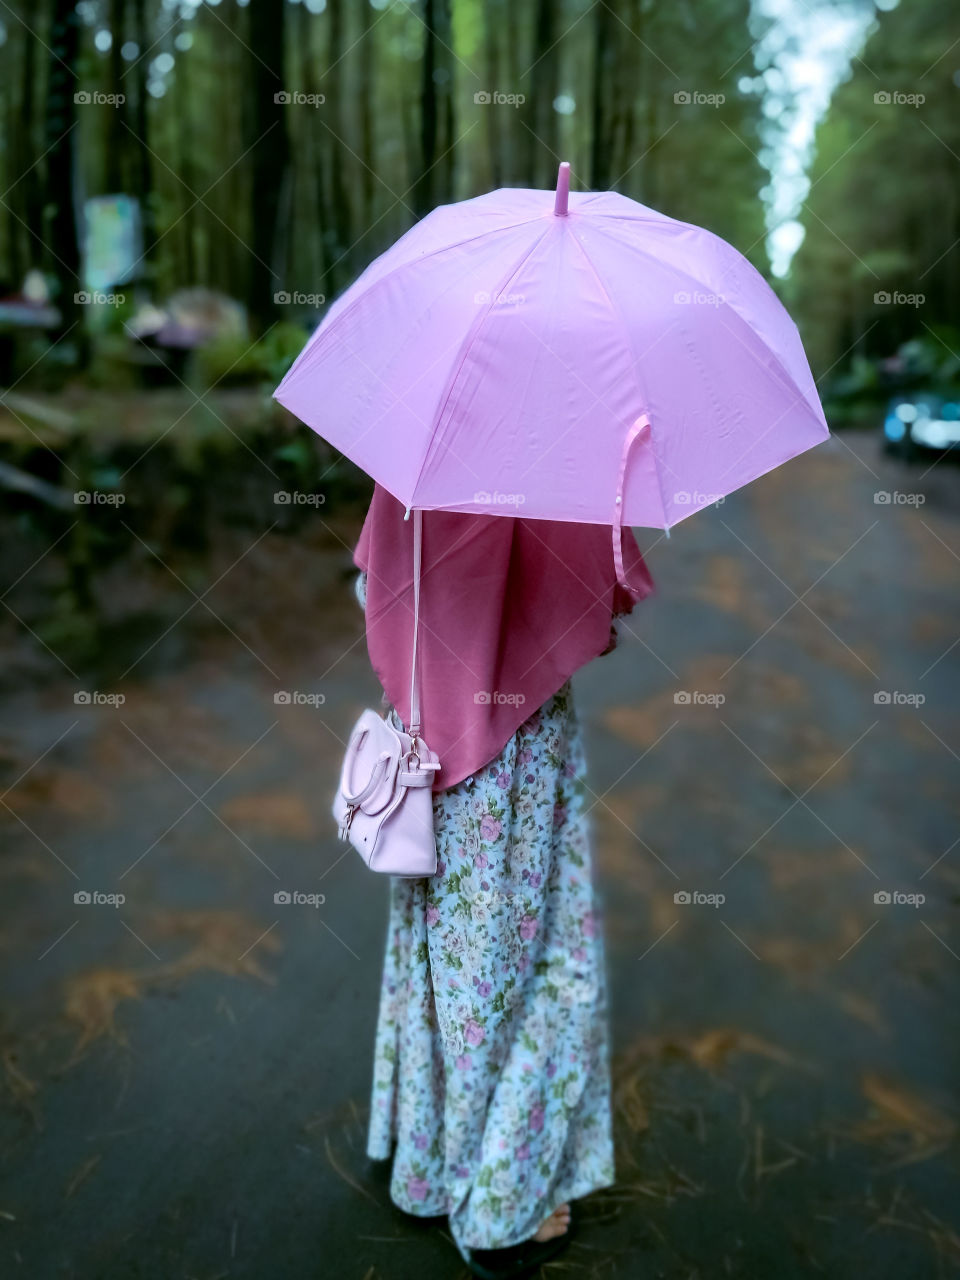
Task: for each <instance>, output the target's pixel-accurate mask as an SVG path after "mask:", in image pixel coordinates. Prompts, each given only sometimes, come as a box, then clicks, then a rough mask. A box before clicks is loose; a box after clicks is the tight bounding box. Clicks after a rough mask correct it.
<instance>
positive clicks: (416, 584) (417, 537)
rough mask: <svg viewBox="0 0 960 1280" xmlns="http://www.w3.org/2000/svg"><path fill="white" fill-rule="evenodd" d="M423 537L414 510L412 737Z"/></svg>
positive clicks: (416, 725) (415, 734) (416, 715)
mask: <svg viewBox="0 0 960 1280" xmlns="http://www.w3.org/2000/svg"><path fill="white" fill-rule="evenodd" d="M422 539H423V512H422V511H421V510H420V508H419V507H416V508H415V509H414V512H413V659H412V661H411V664H410V729H409V732H410V737H411V738H413V739H414V748H416V739H417V738H419V736H420V687H419V681H418V680H417V641H418V639H419V636H420V553H421V542H422Z"/></svg>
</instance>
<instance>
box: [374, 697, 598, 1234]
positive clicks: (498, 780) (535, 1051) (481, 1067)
mask: <svg viewBox="0 0 960 1280" xmlns="http://www.w3.org/2000/svg"><path fill="white" fill-rule="evenodd" d="M392 714H394V715H395V714H396V713H395V712H393V713H392ZM583 771H584V759H583V748H582V744H581V736H580V730H579V725H578V722H577V718H576V714H575V711H574V707H573V702H572V697H571V690H570V686H569V683H567V684H565V685H564V686H563V688H561V689H560V690H559V692H558V693H556V694H555V695H554V696H553V697H552V698H550V699H549V700H548V701H547V702H546V703H545V704H544V706H543V707H541V708H540V709H539V710H538V711H536V712H534V714H533V715H531V716H530V717H529V719H528V720H527V721H526V722H525V723H524V724H523V725H521V727H520V729H519V730H518V731H517V732H516V734H515V735H514V736H513V737H512V738H511V739H510V741H509V742H508V743H507V745H506V747H505V748H504V749H503V751H502V752H501V754H500V755H499V757H498V758H497V759H496V760H494V761H493V762H492V763H491V764H490V765H489V766H487V767H486V768H484V769H483V770H482V771H481V772H480V773H477V774H475V775H472V776H471V777H469V778H467V779H465V780H464V781H463V782H461V783H459V784H458V785H457V786H455V787H452V788H450V789H449V790H447V791H443V792H439V793H438V794H437V795H436V796H435V799H434V819H435V824H436V832H437V845H438V856H439V865H438V869H437V874H436V875H435V876H431V877H429V878H426V879H419V880H401V879H393V880H392V881H391V890H390V922H389V929H388V936H387V947H386V958H385V963H384V970H383V984H382V989H381V997H380V1012H379V1019H378V1024H377V1035H376V1049H375V1058H374V1082H373V1096H372V1105H371V1117H370V1131H369V1140H368V1147H367V1149H368V1154H369V1155H370V1156H371V1157H373V1158H375V1159H384V1158H386V1157H388V1156H390V1155H391V1153H392V1154H393V1170H392V1180H391V1196H392V1198H393V1200H394V1202H395V1203H396V1204H397V1205H399V1206H400V1208H401V1209H404V1210H406V1212H408V1213H413V1214H418V1215H422V1216H433V1215H437V1214H449V1218H450V1226H451V1230H452V1233H453V1236H454V1238H455V1240H456V1242H457V1245H458V1246H459V1248H460V1249H461V1252H464V1251H465V1250H467V1249H469V1248H487V1249H493V1248H502V1247H506V1246H509V1245H513V1244H517V1243H519V1242H520V1241H521V1240H525V1239H527V1238H529V1237H530V1236H531V1235H533V1233H534V1232H535V1231H536V1230H537V1228H538V1227H539V1225H540V1223H541V1222H542V1221H543V1219H544V1218H546V1217H547V1216H548V1215H549V1214H550V1213H552V1211H553V1210H554V1209H555V1208H556V1207H557V1205H559V1204H561V1203H563V1202H564V1201H568V1200H573V1199H577V1198H579V1197H582V1196H585V1195H587V1194H588V1193H589V1192H591V1191H595V1190H597V1189H598V1188H600V1187H605V1186H609V1185H610V1184H611V1183H612V1182H613V1176H614V1171H613V1143H612V1136H611V1115H610V1079H609V1063H608V1045H607V1031H606V1005H605V998H606V997H605V980H604V979H605V975H604V957H603V948H602V942H601V937H600V933H599V929H598V924H597V917H596V914H595V901H594V894H593V888H592V883H591V868H590V855H589V845H588V832H587V820H586V815H585V813H584V796H583V786H582V777H583Z"/></svg>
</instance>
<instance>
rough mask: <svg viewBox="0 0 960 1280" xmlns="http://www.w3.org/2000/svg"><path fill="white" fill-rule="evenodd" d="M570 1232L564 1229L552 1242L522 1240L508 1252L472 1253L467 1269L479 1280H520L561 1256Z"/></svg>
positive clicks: (568, 1228) (495, 1250)
mask: <svg viewBox="0 0 960 1280" xmlns="http://www.w3.org/2000/svg"><path fill="white" fill-rule="evenodd" d="M571 1230H572V1227H567V1229H566V1231H564V1232H563V1233H562V1234H561V1235H559V1236H554V1237H553V1239H552V1240H543V1241H540V1240H524V1241H523V1242H522V1243H521V1244H515V1245H512V1246H511V1247H510V1248H509V1249H471V1250H470V1256H469V1258H468V1259H467V1265H468V1266H469V1268H470V1270H471V1272H472V1273H473V1274H474V1275H475V1276H478V1277H479V1280H521V1278H522V1277H523V1276H531V1275H533V1274H534V1272H536V1271H538V1270H539V1269H540V1268H541V1267H542V1266H543V1264H544V1263H545V1262H549V1261H550V1260H551V1259H552V1258H555V1257H556V1256H557V1254H558V1253H561V1252H562V1251H563V1250H564V1249H565V1248H566V1247H567V1245H568V1244H569V1243H570V1233H571Z"/></svg>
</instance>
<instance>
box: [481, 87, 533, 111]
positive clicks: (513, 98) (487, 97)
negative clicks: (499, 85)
mask: <svg viewBox="0 0 960 1280" xmlns="http://www.w3.org/2000/svg"><path fill="white" fill-rule="evenodd" d="M473 100H474V102H475V103H476V105H477V106H478V107H522V106H523V104H524V103H525V102H526V100H527V99H526V97H525V96H524V95H523V94H522V93H502V92H501V91H500V90H499V89H492V90H491V89H478V90H477V92H476V93H475V94H474V95H473Z"/></svg>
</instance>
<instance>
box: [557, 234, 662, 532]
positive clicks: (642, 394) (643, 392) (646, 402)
mask: <svg viewBox="0 0 960 1280" xmlns="http://www.w3.org/2000/svg"><path fill="white" fill-rule="evenodd" d="M573 238H574V240H575V241H576V244H577V248H578V249H579V250H580V253H581V255H582V257H583V260H584V262H585V263H586V264H587V266H588V267H589V268H590V270H591V271H592V272H593V275H594V279H595V280H596V282H597V284H598V285H599V286H600V288H601V289H602V290H603V296H604V297H605V298H606V300H607V304H608V306H609V307H610V310H611V311H612V312H613V314H614V315H615V316H616V317H617V319H618V320H619V321H620V326H621V328H622V329H623V331H624V332H625V333H626V335H627V343H628V349H629V351H630V355H631V356H632V360H631V362H630V363H631V364H632V366H633V376H634V381H635V382H636V386H637V395H638V396H639V398H640V402H641V404H640V408H641V410H642V411H643V412H645V413H652V412H653V408H652V406H651V404H650V398H649V395H648V393H647V389H646V386H645V385H644V383H643V380H642V378H641V375H640V361H639V359H638V357H637V353H636V350H635V349H634V345H633V337H632V335H631V332H630V326H629V325H628V324H627V322H626V320H625V319H624V317H623V313H622V312H621V310H620V308H619V307H618V306H617V304H616V303H615V302H614V300H613V298H612V297H611V296H610V291H609V289H608V288H607V284H606V281H605V280H604V278H603V276H601V274H600V272H599V271H598V270H597V266H596V263H595V262H594V261H593V259H592V258H591V257H590V255H589V253H587V250H586V248H585V246H584V245H583V243H582V242H581V241H580V240H579V239H578V238H577V237H576V236H574V237H573ZM653 469H654V472H655V474H656V477H657V494H658V495H659V498H660V515H661V516H662V517H663V527H664V529H666V530H667V531H668V532H669V529H670V521H669V519H668V518H667V505H666V503H665V502H664V500H663V486H662V484H661V480H660V467H659V466H658V465H657V458H656V454H654V458H653ZM624 487H626V474H625V475H624ZM623 505H624V506H626V504H625V503H624V504H623ZM622 514H623V512H622V511H621V515H622Z"/></svg>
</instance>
